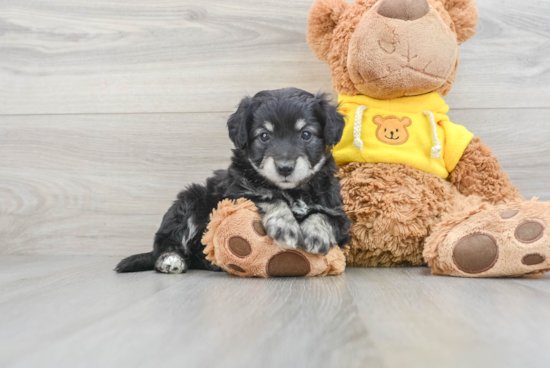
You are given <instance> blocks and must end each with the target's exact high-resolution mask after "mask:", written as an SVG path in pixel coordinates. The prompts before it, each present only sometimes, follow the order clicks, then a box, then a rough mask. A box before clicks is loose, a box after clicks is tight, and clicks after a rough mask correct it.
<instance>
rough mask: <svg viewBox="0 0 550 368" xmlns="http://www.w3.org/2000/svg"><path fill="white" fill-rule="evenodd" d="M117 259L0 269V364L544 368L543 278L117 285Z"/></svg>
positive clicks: (134, 280)
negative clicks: (115, 266)
mask: <svg viewBox="0 0 550 368" xmlns="http://www.w3.org/2000/svg"><path fill="white" fill-rule="evenodd" d="M116 262H117V258H113V257H104V256H103V257H101V256H6V257H2V258H0V269H1V270H2V272H1V274H0V311H1V313H0V347H1V348H0V351H1V353H0V366H1V367H3V368H11V367H57V368H63V367H70V368H73V367H155V366H162V367H186V368H192V367H227V368H230V367H263V368H268V367H300V368H308V367H312V368H323V367H346V368H354V367H373V368H376V367H388V368H390V367H395V368H402V367H425V368H430V367H434V368H441V367H468V368H475V367H483V368H486V367H498V368H507V367H544V366H547V365H548V362H549V361H550V349H548V346H549V345H550V307H549V306H550V276H545V277H543V278H540V279H536V280H531V279H509V280H508V279H488V280H472V279H460V278H450V277H438V276H431V275H429V272H428V269H426V268H404V269H359V268H355V269H349V270H347V271H346V274H345V275H343V276H337V277H326V278H312V279H304V278H283V279H269V280H264V279H240V278H236V277H233V276H229V275H227V274H226V273H215V272H207V271H190V272H189V273H187V274H183V275H164V274H158V273H155V272H143V273H136V274H116V273H115V272H113V271H112V268H113V267H114V265H115V264H116Z"/></svg>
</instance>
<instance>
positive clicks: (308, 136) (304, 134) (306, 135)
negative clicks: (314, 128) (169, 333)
mask: <svg viewBox="0 0 550 368" xmlns="http://www.w3.org/2000/svg"><path fill="white" fill-rule="evenodd" d="M302 139H303V140H304V141H309V140H310V139H311V133H310V132H308V131H307V130H304V131H303V132H302Z"/></svg>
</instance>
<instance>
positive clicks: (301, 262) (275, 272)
mask: <svg viewBox="0 0 550 368" xmlns="http://www.w3.org/2000/svg"><path fill="white" fill-rule="evenodd" d="M310 271H311V264H310V263H309V261H308V260H307V259H306V257H304V256H303V255H302V254H301V253H299V252H294V251H291V250H288V251H286V252H280V253H277V254H275V255H274V256H273V257H271V258H270V259H269V261H268V263H267V274H268V275H269V276H271V277H281V276H282V277H285V276H286V277H289V276H306V275H307V274H308V273H309V272H310Z"/></svg>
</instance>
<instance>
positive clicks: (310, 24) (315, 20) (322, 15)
mask: <svg viewBox="0 0 550 368" xmlns="http://www.w3.org/2000/svg"><path fill="white" fill-rule="evenodd" d="M347 6H348V4H347V3H346V0H317V1H316V2H315V3H313V5H312V6H311V10H310V11H309V17H308V19H307V43H309V47H311V49H312V50H313V51H314V52H315V55H316V56H317V58H318V59H319V60H323V61H325V60H327V57H328V53H329V51H330V43H331V41H332V33H333V32H334V29H335V28H336V26H337V25H338V22H339V20H340V16H341V15H342V13H343V12H344V10H345V9H346V7H347Z"/></svg>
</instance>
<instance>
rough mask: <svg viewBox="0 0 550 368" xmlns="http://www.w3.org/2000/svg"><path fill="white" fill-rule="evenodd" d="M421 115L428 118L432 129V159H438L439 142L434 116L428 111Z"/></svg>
mask: <svg viewBox="0 0 550 368" xmlns="http://www.w3.org/2000/svg"><path fill="white" fill-rule="evenodd" d="M423 114H424V115H426V116H427V117H428V120H430V126H431V127H432V141H433V144H434V145H433V147H432V158H435V159H438V158H440V157H441V142H440V141H439V137H438V136H437V126H436V125H435V118H434V114H433V112H431V111H428V110H426V111H424V112H423Z"/></svg>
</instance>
